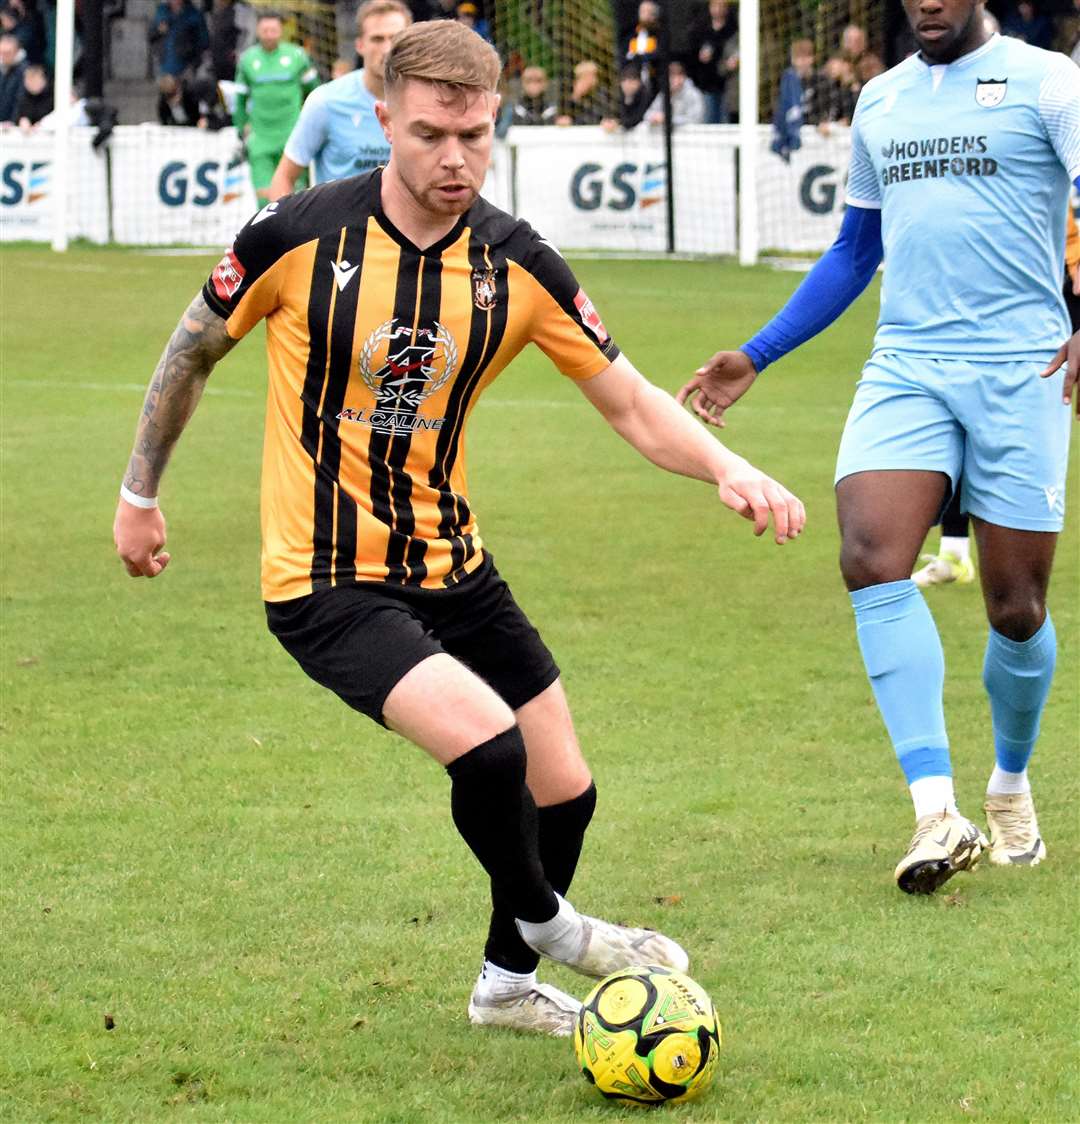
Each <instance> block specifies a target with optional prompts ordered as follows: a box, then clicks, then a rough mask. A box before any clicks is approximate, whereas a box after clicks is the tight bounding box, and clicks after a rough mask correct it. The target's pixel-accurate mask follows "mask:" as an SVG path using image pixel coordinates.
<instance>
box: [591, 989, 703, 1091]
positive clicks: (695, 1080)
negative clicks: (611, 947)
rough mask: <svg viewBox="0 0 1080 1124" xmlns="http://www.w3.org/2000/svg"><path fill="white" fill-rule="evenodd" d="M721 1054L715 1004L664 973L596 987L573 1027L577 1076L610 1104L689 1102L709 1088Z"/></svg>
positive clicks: (696, 990) (699, 990) (700, 990)
mask: <svg viewBox="0 0 1080 1124" xmlns="http://www.w3.org/2000/svg"><path fill="white" fill-rule="evenodd" d="M719 1051H720V1022H719V1020H718V1019H717V1017H716V1009H715V1008H714V1007H713V1004H712V1000H711V999H710V998H709V997H708V995H706V994H705V992H704V991H703V990H702V988H701V987H699V986H698V985H697V984H696V983H694V981H693V980H692V979H690V978H689V977H688V976H684V975H683V974H682V973H681V972H673V971H671V970H669V969H668V968H656V967H641V968H624V969H623V970H622V971H621V972H615V973H613V974H612V975H610V976H608V977H607V978H606V979H603V980H601V981H600V983H598V984H597V985H596V987H595V988H594V989H593V990H592V991H591V992H590V993H589V995H588V996H587V998H586V999H585V1002H584V1003H582V1005H581V1012H580V1014H579V1015H578V1018H577V1023H576V1024H575V1027H574V1053H575V1054H576V1055H577V1061H578V1065H579V1066H581V1072H582V1073H583V1074H584V1075H585V1078H586V1080H587V1081H589V1082H591V1083H592V1084H593V1085H595V1086H596V1088H597V1089H598V1090H599V1091H600V1092H601V1093H602V1094H603V1095H604V1096H605V1097H608V1098H609V1099H611V1100H618V1101H630V1102H633V1103H636V1104H660V1103H662V1102H663V1101H688V1100H690V1098H691V1097H696V1096H697V1095H698V1094H699V1093H701V1092H702V1091H703V1090H704V1089H706V1088H707V1087H708V1085H709V1083H710V1082H711V1081H712V1079H713V1075H714V1074H715V1072H716V1059H717V1056H718V1054H719Z"/></svg>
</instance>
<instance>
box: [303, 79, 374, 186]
mask: <svg viewBox="0 0 1080 1124" xmlns="http://www.w3.org/2000/svg"><path fill="white" fill-rule="evenodd" d="M285 155H286V156H287V157H288V158H289V159H290V160H291V161H292V162H293V163H294V164H301V165H303V166H305V167H306V166H307V165H308V164H310V163H311V162H312V160H314V161H315V182H316V183H325V182H326V181H327V180H339V179H344V177H345V176H356V175H359V174H360V173H361V172H370V171H372V170H373V169H374V168H377V167H378V166H379V165H380V164H385V163H386V161H387V160H388V159H389V158H390V145H389V143H388V142H387V139H386V137H385V136H384V135H383V131H382V126H381V125H380V124H379V122H378V119H377V118H376V116H375V98H374V96H373V95H372V93H371V91H370V90H369V89H368V88H367V86H365V85H364V72H363V71H362V70H354V71H352V72H351V73H349V74H345V75H343V76H342V77H341V78H335V79H334V81H333V82H327V83H326V85H325V86H320V87H319V88H318V89H317V90H315V91H314V92H313V93H311V94H310V95H309V96H308V99H307V101H305V102H304V108H303V109H302V110H301V111H300V120H299V121H297V122H296V127H295V128H294V129H293V131H292V135H291V136H290V137H289V142H288V144H286V146H285Z"/></svg>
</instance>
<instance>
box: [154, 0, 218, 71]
mask: <svg viewBox="0 0 1080 1124" xmlns="http://www.w3.org/2000/svg"><path fill="white" fill-rule="evenodd" d="M150 42H151V43H152V44H153V45H154V46H155V48H156V50H157V53H158V71H159V73H161V74H171V75H174V76H175V75H180V74H183V73H184V71H186V70H194V68H195V67H196V66H198V64H199V60H200V59H201V58H202V54H203V51H205V50H206V48H207V47H208V46H209V44H210V36H209V34H208V33H207V30H206V20H205V19H204V18H203V14H202V12H200V11H199V10H198V9H197V8H196V7H195V5H194V4H192V2H191V0H162V2H161V3H160V4H159V5H158V7H157V11H156V12H155V13H154V25H153V30H152V31H151V33H150Z"/></svg>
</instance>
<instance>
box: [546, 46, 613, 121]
mask: <svg viewBox="0 0 1080 1124" xmlns="http://www.w3.org/2000/svg"><path fill="white" fill-rule="evenodd" d="M614 111H615V108H614V106H613V104H612V98H611V95H610V94H609V93H608V91H607V90H605V89H604V88H603V87H602V86H601V85H600V67H599V66H597V65H596V63H595V62H593V61H592V59H584V60H582V61H581V62H579V63H578V64H577V66H575V67H574V85H573V87H572V88H571V90H570V97H569V98H568V99H567V102H566V104H565V105H564V106H563V110H562V113H561V114H560V115H559V117H558V119H557V121H556V124H557V125H599V124H600V122H601V121H603V120H604V119H605V118H606V117H611V115H612V114H613V113H614Z"/></svg>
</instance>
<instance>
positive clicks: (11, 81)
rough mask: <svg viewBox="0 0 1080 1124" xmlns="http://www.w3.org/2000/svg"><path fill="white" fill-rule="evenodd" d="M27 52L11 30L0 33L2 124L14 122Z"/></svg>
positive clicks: (0, 111) (0, 103) (0, 115)
mask: <svg viewBox="0 0 1080 1124" xmlns="http://www.w3.org/2000/svg"><path fill="white" fill-rule="evenodd" d="M25 70H26V52H25V51H24V50H23V49H22V47H20V46H19V41H18V39H16V38H15V36H14V35H12V34H11V33H10V32H5V33H4V34H3V35H0V125H8V124H14V123H15V121H16V120H17V118H16V117H15V107H16V105H18V103H19V95H20V94H21V93H22V89H23V73H24V72H25Z"/></svg>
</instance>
